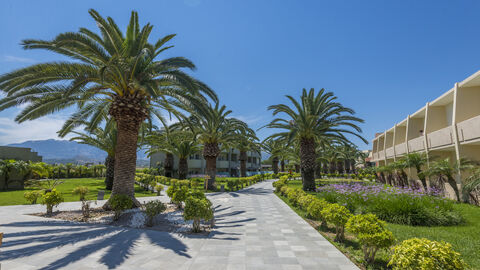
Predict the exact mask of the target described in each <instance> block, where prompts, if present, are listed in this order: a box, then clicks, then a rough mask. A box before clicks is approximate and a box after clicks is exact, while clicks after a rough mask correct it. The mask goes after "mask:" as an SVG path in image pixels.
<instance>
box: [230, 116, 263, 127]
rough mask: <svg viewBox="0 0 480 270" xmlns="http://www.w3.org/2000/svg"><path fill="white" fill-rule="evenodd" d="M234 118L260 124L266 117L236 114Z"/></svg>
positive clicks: (250, 123)
mask: <svg viewBox="0 0 480 270" xmlns="http://www.w3.org/2000/svg"><path fill="white" fill-rule="evenodd" d="M232 117H233V118H237V119H238V120H241V121H243V122H245V123H247V124H248V125H256V124H258V123H259V122H261V121H263V120H264V119H265V117H264V116H262V115H260V116H258V115H254V116H252V115H249V116H247V115H234V116H232Z"/></svg>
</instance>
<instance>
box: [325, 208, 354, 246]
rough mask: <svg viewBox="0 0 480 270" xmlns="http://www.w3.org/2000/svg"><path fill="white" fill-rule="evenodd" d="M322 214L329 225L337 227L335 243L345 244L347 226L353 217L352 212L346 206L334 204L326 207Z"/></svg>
mask: <svg viewBox="0 0 480 270" xmlns="http://www.w3.org/2000/svg"><path fill="white" fill-rule="evenodd" d="M320 214H321V215H322V217H323V218H325V220H326V221H327V222H328V223H331V224H333V225H335V230H336V234H335V239H334V241H337V242H343V240H344V239H345V224H346V223H347V221H348V219H349V218H350V217H351V216H352V214H351V213H350V211H348V209H347V208H346V207H345V206H342V205H339V204H336V203H332V204H328V205H327V206H325V207H324V208H323V209H322V211H320Z"/></svg>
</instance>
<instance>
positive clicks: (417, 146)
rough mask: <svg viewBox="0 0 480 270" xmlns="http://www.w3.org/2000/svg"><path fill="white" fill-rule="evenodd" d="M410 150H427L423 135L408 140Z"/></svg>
mask: <svg viewBox="0 0 480 270" xmlns="http://www.w3.org/2000/svg"><path fill="white" fill-rule="evenodd" d="M408 150H409V151H410V152H416V151H422V150H425V144H424V142H423V136H421V137H417V138H415V139H411V140H409V141H408Z"/></svg>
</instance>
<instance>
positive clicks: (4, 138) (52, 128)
mask: <svg viewBox="0 0 480 270" xmlns="http://www.w3.org/2000/svg"><path fill="white" fill-rule="evenodd" d="M64 121H65V120H63V119H59V118H55V117H43V118H40V119H37V120H33V121H27V122H23V123H21V124H18V123H16V122H15V121H14V120H13V119H12V118H8V117H0V145H5V144H11V143H20V142H24V141H28V140H46V139H60V138H59V137H58V136H57V131H58V130H60V129H61V128H62V125H63V123H64ZM68 138H69V137H68V136H67V138H63V139H68Z"/></svg>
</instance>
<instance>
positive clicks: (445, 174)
mask: <svg viewBox="0 0 480 270" xmlns="http://www.w3.org/2000/svg"><path fill="white" fill-rule="evenodd" d="M471 169H473V165H472V162H471V161H469V160H466V159H463V158H462V159H460V160H457V161H455V162H454V163H451V162H450V159H449V158H446V159H442V160H439V161H435V162H432V163H431V164H430V166H429V168H428V170H427V171H425V173H426V174H427V175H428V176H436V177H437V181H438V183H439V184H440V185H441V186H442V187H443V185H444V183H445V182H446V183H448V184H449V185H450V187H451V188H452V189H453V191H454V192H455V196H456V199H457V201H460V200H461V199H462V197H461V195H460V190H459V188H458V185H457V181H455V175H457V174H458V173H460V172H462V171H467V170H471Z"/></svg>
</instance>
